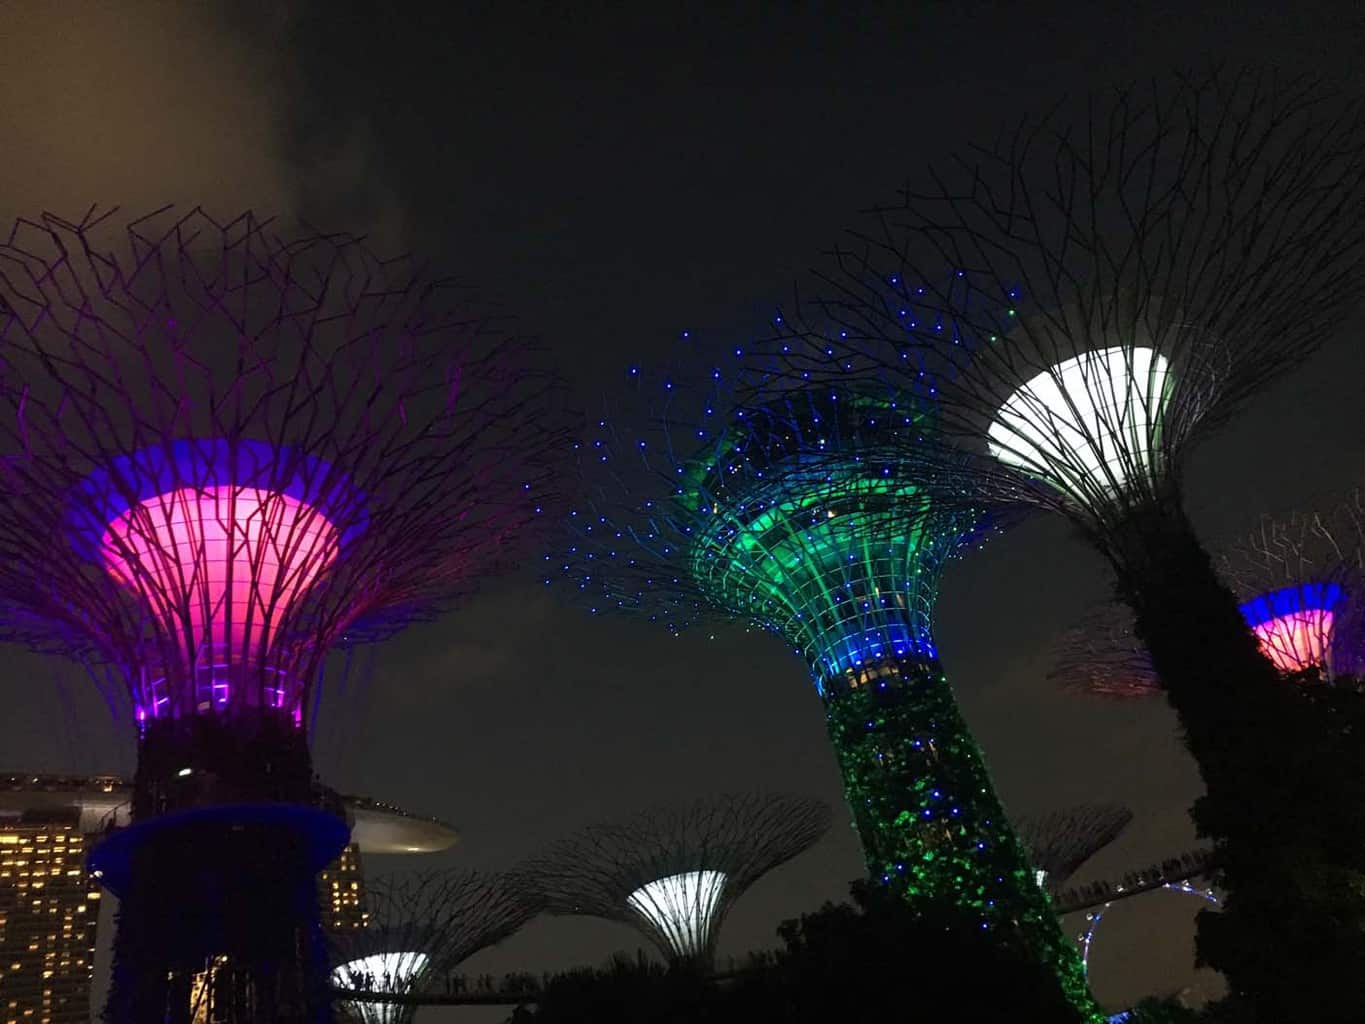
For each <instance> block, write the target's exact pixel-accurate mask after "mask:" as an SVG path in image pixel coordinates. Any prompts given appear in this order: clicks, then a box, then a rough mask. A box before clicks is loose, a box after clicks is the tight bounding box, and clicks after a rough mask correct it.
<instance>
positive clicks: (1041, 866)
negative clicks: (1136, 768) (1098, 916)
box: [1018, 804, 1133, 892]
mask: <svg viewBox="0 0 1365 1024" xmlns="http://www.w3.org/2000/svg"><path fill="white" fill-rule="evenodd" d="M1132 820H1133V812H1132V811H1130V810H1129V809H1128V808H1127V807H1124V806H1123V805H1122V804H1079V805H1077V806H1075V807H1068V808H1067V809H1066V810H1061V811H1053V812H1052V813H1051V814H1046V815H1043V816H1042V817H1037V818H1021V819H1020V820H1019V823H1018V830H1019V838H1020V839H1022V840H1023V842H1024V845H1025V846H1026V847H1027V848H1028V851H1029V856H1030V858H1031V859H1032V861H1033V866H1034V868H1035V869H1036V870H1037V871H1038V873H1039V876H1040V877H1039V883H1040V884H1042V885H1044V886H1046V887H1047V889H1048V891H1049V892H1057V891H1059V890H1060V888H1061V886H1063V885H1065V884H1066V882H1067V881H1068V880H1069V879H1070V878H1071V876H1072V875H1074V874H1075V873H1076V871H1077V869H1078V868H1080V866H1081V865H1082V864H1084V863H1085V862H1086V861H1088V860H1089V859H1090V858H1091V857H1093V856H1095V854H1097V853H1099V852H1100V851H1101V850H1103V849H1104V848H1105V847H1106V846H1108V845H1109V844H1110V843H1112V842H1113V841H1114V840H1115V839H1117V838H1118V837H1119V836H1121V835H1122V834H1123V831H1124V829H1126V828H1127V827H1128V825H1129V823H1130V822H1132Z"/></svg>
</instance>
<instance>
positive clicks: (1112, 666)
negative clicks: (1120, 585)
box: [1048, 601, 1161, 698]
mask: <svg viewBox="0 0 1365 1024" xmlns="http://www.w3.org/2000/svg"><path fill="white" fill-rule="evenodd" d="M1050 655H1051V661H1052V665H1051V667H1050V668H1049V670H1048V679H1050V680H1052V681H1053V682H1054V683H1056V684H1057V685H1058V686H1059V687H1061V688H1062V689H1063V690H1065V691H1067V692H1068V693H1074V694H1090V695H1093V696H1098V697H1118V698H1128V697H1159V696H1161V683H1159V682H1158V681H1157V678H1156V672H1155V671H1154V670H1153V668H1152V656H1151V655H1150V654H1148V653H1147V648H1146V647H1144V646H1143V644H1142V642H1141V641H1140V640H1138V638H1137V635H1136V634H1135V633H1134V631H1133V614H1132V612H1131V611H1129V610H1128V608H1127V606H1125V605H1121V604H1118V603H1116V602H1112V601H1110V602H1105V603H1104V604H1101V605H1099V606H1097V607H1095V608H1093V609H1091V611H1090V612H1089V613H1088V614H1087V615H1086V616H1085V617H1084V618H1083V619H1082V620H1081V621H1080V622H1079V623H1078V624H1077V625H1075V626H1072V627H1071V628H1070V629H1067V630H1065V631H1064V632H1063V633H1062V634H1061V636H1059V637H1058V638H1057V640H1056V641H1055V642H1054V643H1053V644H1052V650H1051V652H1050Z"/></svg>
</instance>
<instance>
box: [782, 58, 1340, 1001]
mask: <svg viewBox="0 0 1365 1024" xmlns="http://www.w3.org/2000/svg"><path fill="white" fill-rule="evenodd" d="M1363 284H1365V118H1363V117H1362V108H1361V105H1360V104H1359V103H1358V102H1356V101H1353V100H1346V99H1343V98H1341V97H1340V96H1338V95H1337V94H1335V93H1333V92H1331V91H1330V90H1327V89H1325V88H1323V87H1321V86H1319V85H1317V84H1316V83H1314V82H1312V81H1310V80H1308V79H1302V78H1295V79H1284V78H1281V77H1279V76H1277V75H1275V74H1267V75H1263V76H1262V75H1253V74H1237V75H1228V74H1223V73H1219V72H1213V73H1210V74H1208V75H1205V76H1199V77H1184V78H1180V79H1179V80H1177V81H1174V82H1172V83H1171V84H1169V85H1161V84H1159V85H1154V86H1153V87H1152V88H1151V89H1150V90H1144V89H1141V88H1125V89H1120V90H1117V91H1115V92H1113V93H1112V94H1110V95H1107V96H1102V97H1092V98H1091V99H1090V101H1089V103H1088V104H1087V105H1086V107H1085V109H1084V111H1082V112H1081V113H1080V114H1079V117H1076V118H1073V117H1072V116H1071V115H1070V113H1069V111H1068V109H1067V108H1065V107H1063V108H1058V109H1057V110H1056V111H1055V112H1054V113H1052V114H1051V115H1049V116H1047V117H1045V118H1042V119H1041V120H1027V121H1025V122H1024V123H1022V124H1021V125H1019V126H1018V127H1017V128H1016V129H1014V130H1012V131H1008V132H1005V133H1003V134H1001V135H1000V136H999V137H998V138H997V139H996V140H995V141H994V142H992V143H991V144H988V145H985V146H981V147H978V148H976V149H974V150H972V151H971V152H970V154H969V155H968V156H966V157H965V158H963V159H961V160H959V161H958V163H957V165H956V166H954V167H952V168H949V169H946V170H944V171H943V172H942V173H939V174H935V175H933V177H932V181H931V182H930V183H929V184H928V185H926V186H924V187H918V186H908V187H907V188H906V190H905V192H904V194H903V197H902V199H901V201H900V202H898V203H894V204H891V205H889V206H887V207H884V208H882V209H879V210H877V211H875V212H874V213H872V214H871V215H869V217H868V219H867V220H866V221H865V222H864V224H863V226H862V227H861V228H860V229H858V230H857V231H855V232H854V233H853V235H852V238H851V240H850V242H849V243H848V244H846V245H845V246H843V247H841V248H840V249H839V250H838V251H837V252H835V253H834V255H833V258H832V260H831V261H830V262H829V264H828V265H827V267H826V269H825V271H824V272H823V281H822V283H821V285H820V286H819V288H817V289H815V291H814V294H813V296H807V297H806V300H804V302H803V304H798V305H796V306H793V307H792V308H790V309H787V310H784V311H783V314H784V326H785V330H780V331H779V332H777V333H778V335H779V337H778V338H776V339H775V341H774V345H773V351H774V352H776V353H777V354H778V356H779V357H780V359H779V372H780V376H781V378H782V380H783V382H784V383H790V382H792V381H796V382H802V383H811V384H825V383H829V382H831V381H834V382H837V383H838V384H839V386H847V385H849V384H850V383H854V384H857V383H862V382H868V381H870V382H873V383H875V384H876V386H879V387H888V386H890V387H894V388H896V389H898V390H899V391H901V392H902V393H903V394H904V395H906V396H913V395H926V394H927V395H932V396H933V398H934V399H935V401H937V402H938V404H939V407H940V409H941V410H942V424H943V430H944V432H945V434H946V435H948V436H949V437H950V438H952V440H953V441H954V443H955V444H956V446H957V447H959V448H960V449H962V451H964V452H965V453H967V455H968V456H969V457H968V458H964V459H963V460H962V462H961V464H960V470H959V471H958V472H957V473H955V474H954V479H953V482H952V486H950V487H947V488H944V489H943V492H942V493H943V494H944V495H945V496H947V497H954V496H956V497H959V498H960V499H961V500H965V501H967V502H970V503H973V504H976V505H978V506H979V505H981V504H982V503H985V504H986V505H987V506H988V507H992V506H1001V505H1007V506H1011V507H1019V506H1024V507H1037V508H1043V509H1049V510H1053V511H1056V512H1059V513H1061V514H1063V515H1065V516H1067V517H1068V518H1069V519H1070V520H1071V522H1072V523H1073V524H1074V525H1075V526H1076V527H1077V528H1078V529H1079V531H1080V532H1081V533H1082V534H1083V535H1084V536H1085V537H1087V538H1088V539H1089V541H1090V542H1091V543H1092V544H1093V545H1094V546H1095V547H1096V549H1097V550H1098V551H1100V552H1101V553H1102V554H1103V555H1104V556H1105V558H1106V559H1107V560H1108V561H1109V563H1110V564H1111V565H1112V567H1113V569H1114V572H1115V575H1116V579H1117V586H1118V592H1119V594H1120V596H1121V597H1122V599H1123V600H1124V601H1125V602H1126V603H1128V604H1129V605H1130V606H1131V607H1132V609H1133V611H1134V614H1135V615H1136V630H1137V634H1138V636H1139V637H1140V638H1141V639H1142V640H1143V642H1144V643H1145V645H1146V646H1147V648H1148V650H1150V651H1151V654H1152V659H1153V664H1154V666H1155V669H1156V672H1157V675H1158V677H1159V678H1160V680H1161V682H1162V685H1163V688H1164V689H1165V692H1166V695H1167V698H1168V700H1169V701H1170V703H1171V704H1172V706H1173V707H1174V708H1175V710H1176V711H1177V712H1178V714H1179V715H1180V719H1181V724H1182V728H1183V735H1184V737H1185V740H1186V742H1187V745H1188V747H1189V749H1190V751H1191V753H1192V754H1193V755H1194V757H1195V759H1196V760H1197V761H1198V762H1199V764H1200V768H1201V771H1202V773H1203V776H1204V780H1205V782H1206V784H1207V786H1208V791H1209V794H1208V798H1207V799H1206V800H1204V801H1202V802H1201V803H1200V805H1199V807H1200V813H1201V815H1202V816H1203V820H1204V823H1205V824H1208V825H1209V827H1213V825H1212V823H1213V822H1215V821H1216V822H1217V823H1218V824H1217V828H1218V829H1220V830H1222V834H1221V835H1220V837H1219V841H1220V842H1222V841H1227V842H1237V841H1238V837H1245V838H1247V839H1248V840H1256V841H1259V838H1258V837H1259V836H1260V832H1259V831H1258V830H1259V828H1260V825H1259V822H1260V820H1261V819H1262V818H1263V816H1264V807H1265V802H1266V801H1267V800H1269V799H1272V798H1274V799H1278V797H1272V795H1273V794H1276V793H1283V795H1284V799H1285V800H1286V801H1292V800H1293V797H1292V795H1291V794H1290V793H1288V791H1287V790H1286V788H1285V787H1286V786H1287V785H1288V782H1287V779H1286V777H1285V775H1284V774H1283V773H1279V774H1278V775H1275V774H1272V766H1271V765H1269V764H1267V759H1266V758H1265V757H1264V748H1263V744H1261V743H1258V742H1255V741H1253V740H1252V738H1251V737H1252V736H1253V734H1254V732H1255V727H1256V723H1261V727H1262V728H1267V727H1268V724H1269V723H1271V722H1278V721H1281V720H1283V719H1284V716H1285V715H1286V714H1287V713H1289V712H1285V711H1284V710H1283V707H1284V705H1285V704H1286V703H1293V702H1294V701H1295V700H1296V698H1294V697H1292V696H1287V692H1286V691H1285V690H1284V688H1282V687H1280V686H1279V685H1278V679H1277V673H1276V671H1275V669H1274V666H1273V665H1272V664H1271V663H1270V662H1269V660H1268V659H1266V658H1265V657H1264V656H1263V655H1262V654H1261V653H1260V651H1259V650H1258V648H1257V645H1256V643H1255V640H1254V638H1253V637H1252V635H1251V632H1250V630H1249V629H1248V628H1247V626H1246V624H1245V622H1244V621H1243V619H1242V617H1241V616H1240V615H1239V614H1238V609H1237V605H1236V602H1235V600H1234V599H1233V597H1232V595H1231V594H1230V593H1229V592H1228V589H1227V587H1226V586H1225V585H1224V584H1223V583H1222V582H1221V581H1220V580H1219V578H1218V576H1217V574H1216V572H1215V571H1214V568H1213V566H1212V564H1211V562H1210V559H1209V556H1208V554H1207V553H1206V551H1205V549H1204V548H1203V546H1202V545H1201V544H1200V542H1199V539H1198V538H1197V537H1196V535H1195V532H1194V530H1193V528H1192V527H1191V525H1190V523H1189V520H1188V518H1187V517H1186V514H1185V511H1184V508H1183V502H1182V486H1181V484H1182V473H1183V469H1184V465H1185V461H1186V456H1187V455H1188V453H1189V451H1190V449H1191V447H1192V445H1193V444H1194V443H1195V442H1197V441H1199V440H1200V439H1201V438H1202V437H1204V436H1206V435H1207V434H1208V432H1209V431H1210V430H1211V429H1212V428H1214V427H1216V426H1217V425H1219V424H1221V423H1224V422H1226V421H1227V420H1228V419H1229V418H1230V417H1231V416H1232V415H1233V414H1234V413H1235V412H1236V410H1237V409H1238V408H1239V407H1240V406H1241V405H1242V404H1243V403H1244V402H1245V401H1246V399H1248V398H1249V397H1250V396H1251V395H1253V394H1254V393H1255V392H1256V391H1258V390H1259V389H1261V388H1262V387H1264V386H1265V385H1267V384H1269V383H1271V382H1273V381H1275V380H1277V379H1278V378H1280V377H1282V376H1283V375H1284V374H1286V373H1287V372H1288V371H1290V370H1291V369H1292V368H1294V367H1295V366H1297V365H1299V364H1300V363H1302V362H1303V361H1304V360H1305V359H1306V357H1307V356H1308V355H1309V354H1310V353H1311V352H1312V351H1313V350H1314V349H1315V348H1316V347H1317V346H1318V345H1320V344H1321V343H1322V342H1323V341H1324V340H1325V339H1327V338H1328V337H1330V336H1331V334H1332V331H1333V329H1334V328H1335V327H1336V326H1337V325H1338V324H1340V323H1341V322H1342V320H1343V318H1344V316H1345V315H1346V314H1347V312H1348V311H1349V310H1350V309H1351V308H1352V306H1353V305H1354V304H1355V301H1356V299H1357V296H1358V293H1359V292H1360V290H1361V288H1362V286H1363ZM779 343H780V344H779ZM1229 716H1232V717H1233V718H1235V719H1236V721H1231V720H1230V717H1229ZM1253 794H1254V796H1253ZM1228 829H1232V830H1233V831H1234V832H1236V835H1235V836H1234V835H1233V834H1232V833H1231V832H1228V831H1226V830H1228ZM1294 832H1295V830H1292V829H1290V830H1287V832H1286V835H1288V834H1291V833H1294ZM1286 841H1287V840H1286ZM1353 845H1355V844H1353V843H1351V842H1346V841H1342V842H1337V843H1325V844H1323V845H1322V846H1321V851H1322V855H1323V856H1339V855H1340V853H1334V854H1328V853H1327V851H1328V850H1329V849H1335V850H1337V851H1344V850H1346V849H1348V848H1352V847H1353ZM1220 863H1221V864H1222V865H1223V871H1224V872H1225V875H1226V880H1227V882H1228V884H1229V888H1230V890H1231V891H1232V893H1233V894H1234V898H1233V899H1232V900H1230V902H1229V906H1228V911H1227V913H1225V914H1224V915H1222V916H1221V918H1220V919H1219V920H1218V921H1217V922H1210V923H1209V928H1210V929H1212V930H1215V931H1219V932H1221V937H1214V936H1212V934H1211V933H1210V935H1209V936H1205V938H1204V939H1201V942H1203V943H1204V945H1202V946H1201V950H1203V954H1204V955H1207V956H1209V957H1210V958H1211V959H1214V960H1217V961H1218V966H1222V967H1225V968H1227V969H1228V970H1234V972H1235V968H1233V967H1232V966H1231V964H1230V958H1234V957H1235V958H1239V959H1240V961H1241V962H1242V963H1244V964H1247V965H1251V964H1252V962H1253V961H1255V960H1256V957H1255V955H1254V950H1253V948H1252V947H1253V946H1254V944H1255V942H1256V941H1259V940H1252V939H1251V938H1250V937H1249V936H1250V935H1251V932H1250V931H1249V930H1246V929H1243V930H1241V931H1240V932H1239V931H1238V929H1237V928H1236V927H1235V925H1234V923H1233V922H1235V921H1236V920H1237V919H1238V915H1239V914H1240V913H1241V912H1242V911H1241V905H1240V904H1239V903H1238V902H1237V900H1236V899H1235V893H1236V892H1237V890H1238V883H1237V881H1236V880H1235V879H1234V878H1233V875H1235V874H1236V873H1238V872H1240V871H1242V870H1243V869H1244V868H1245V869H1247V871H1248V872H1249V873H1250V874H1255V873H1258V872H1262V871H1265V870H1272V869H1274V865H1275V864H1277V863H1287V861H1277V860H1276V859H1275V858H1264V857H1263V858H1260V859H1257V858H1254V857H1252V856H1251V851H1250V847H1248V848H1247V856H1246V858H1245V859H1243V858H1242V857H1240V856H1226V857H1220ZM1250 874H1248V876H1247V877H1248V879H1249V878H1250ZM1254 887H1255V886H1254V885H1253V883H1251V882H1250V881H1248V884H1247V886H1246V887H1245V888H1246V891H1250V890H1251V889H1252V888H1254ZM1274 888H1275V886H1273V885H1268V884H1267V885H1262V886H1260V887H1259V891H1261V892H1270V891H1271V890H1272V889H1274ZM1250 913H1251V915H1252V916H1253V917H1255V911H1250ZM1258 920H1260V921H1263V922H1264V921H1268V920H1270V916H1268V915H1265V914H1262V915H1261V916H1260V918H1259V919H1258ZM1239 935H1240V936H1242V937H1243V938H1245V943H1244V944H1242V945H1241V946H1240V952H1237V953H1233V952H1231V949H1232V947H1234V946H1237V945H1238V943H1241V942H1242V941H1243V940H1242V938H1238V936H1239ZM1205 940H1207V941H1205ZM1281 941H1283V939H1282V940H1281ZM1210 943H1211V945H1210ZM1220 943H1221V944H1222V945H1223V946H1224V950H1227V951H1228V952H1226V953H1225V952H1221V951H1219V950H1218V949H1215V948H1214V947H1215V946H1217V945H1219V944H1220ZM1362 952H1363V953H1365V949H1363V950H1362ZM1302 965H1303V967H1304V968H1305V970H1307V969H1310V968H1311V967H1312V965H1311V964H1309V963H1308V962H1307V960H1303V961H1302ZM1290 973H1292V972H1288V971H1277V972H1269V971H1265V970H1263V969H1261V968H1260V967H1259V966H1255V967H1252V966H1248V967H1247V969H1246V970H1245V971H1244V972H1243V973H1242V974H1241V975H1240V976H1239V977H1235V978H1233V979H1232V987H1233V989H1234V992H1235V993H1236V994H1237V995H1238V997H1239V998H1249V999H1254V1000H1258V1001H1260V1002H1261V1005H1262V1006H1263V1007H1264V1008H1265V1012H1266V1013H1267V1014H1268V1015H1269V1016H1271V1017H1276V1018H1277V1019H1278V1017H1280V1016H1282V1015H1283V1014H1285V1013H1288V1012H1291V1011H1290V1010H1289V1009H1288V1003H1287V1001H1292V999H1293V998H1294V997H1293V996H1292V995H1291V990H1292V989H1293V984H1290V983H1288V982H1286V981H1285V979H1286V978H1287V977H1289V975H1290ZM1295 984H1297V983H1295ZM1352 1012H1353V1013H1354V1015H1355V1017H1359V1015H1360V1012H1361V1008H1360V1007H1356V1008H1355V1010H1353V1011H1352ZM1352 1019H1354V1018H1352Z"/></svg>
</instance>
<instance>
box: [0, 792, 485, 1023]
mask: <svg viewBox="0 0 1365 1024" xmlns="http://www.w3.org/2000/svg"><path fill="white" fill-rule="evenodd" d="M131 799H132V787H131V785H129V783H127V782H125V781H123V780H122V779H120V778H118V777H116V776H96V777H89V778H83V777H70V776H53V775H24V774H13V773H0V1011H3V1015H0V1022H2V1024H85V1022H86V1021H88V1020H89V1019H90V1010H91V990H92V987H93V983H94V977H95V960H96V948H97V941H98V940H99V939H100V938H104V939H107V938H108V936H100V935H99V934H98V926H99V917H100V901H101V895H102V894H101V891H100V883H99V880H98V879H97V878H94V877H92V876H91V875H90V873H89V872H88V871H87V870H86V866H85V855H86V850H87V847H89V846H90V845H93V843H94V842H95V840H96V839H97V838H98V837H99V836H101V835H102V834H103V833H105V832H107V831H110V830H112V829H114V828H119V827H122V826H124V825H126V824H128V820H129V816H128V812H129V807H130V802H131ZM341 801H342V803H343V805H344V807H345V810H346V817H347V819H348V822H349V823H350V825H351V842H350V844H348V845H347V847H346V848H345V849H344V850H343V851H342V853H341V856H340V857H338V858H337V860H336V861H334V862H333V863H332V864H330V865H328V866H327V868H325V869H324V870H323V871H322V873H321V874H320V875H319V876H318V897H319V898H318V905H319V908H320V909H321V911H322V921H323V925H324V927H326V928H327V929H328V930H330V931H346V930H354V929H359V928H363V927H365V925H366V923H367V919H368V916H369V915H368V913H367V912H366V909H365V904H364V894H365V878H364V872H363V861H362V859H361V855H362V851H364V852H368V853H385V854H394V853H435V852H438V851H440V850H445V849H448V848H449V847H450V846H452V845H453V844H454V843H455V842H456V841H457V839H458V834H457V833H456V832H455V830H454V829H453V828H451V827H450V826H449V825H447V824H445V823H444V822H441V821H437V820H436V819H434V818H422V817H418V816H416V815H413V814H409V813H408V812H406V811H403V810H401V809H400V808H398V807H395V806H393V805H392V804H387V803H382V802H380V801H376V800H369V799H366V798H364V797H342V798H341ZM207 973H208V972H205V975H207ZM192 984H193V983H192ZM192 1005H194V1006H201V1005H202V1006H204V1007H207V1006H208V1005H209V1002H208V1001H206V1000H192ZM197 1024H210V1018H209V1017H208V1016H205V1017H204V1019H203V1020H202V1021H198V1020H197Z"/></svg>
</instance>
